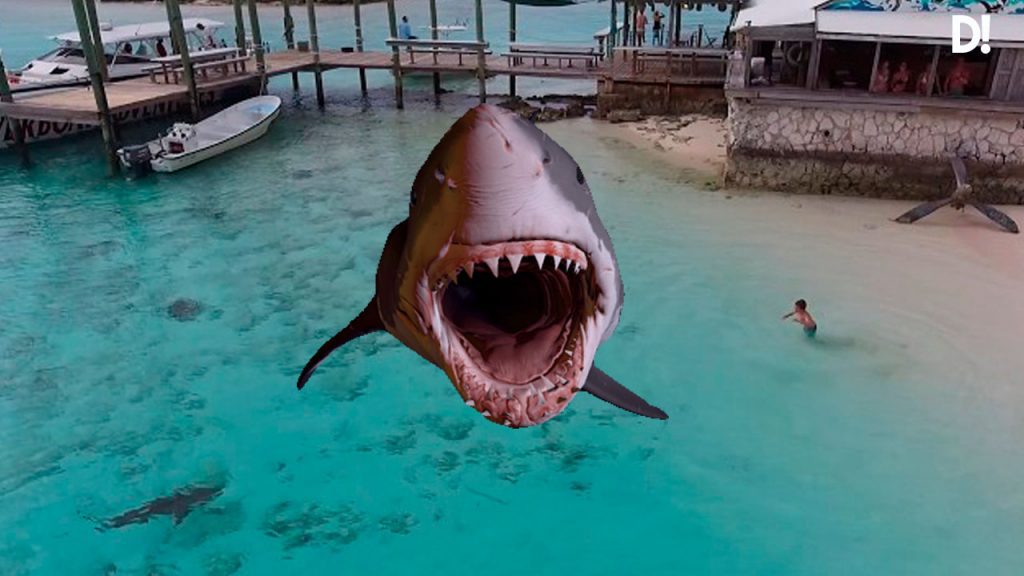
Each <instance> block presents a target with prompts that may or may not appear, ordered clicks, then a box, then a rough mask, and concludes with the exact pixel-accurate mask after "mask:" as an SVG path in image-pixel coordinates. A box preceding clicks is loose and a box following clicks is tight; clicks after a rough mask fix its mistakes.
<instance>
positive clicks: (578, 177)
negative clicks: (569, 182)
mask: <svg viewBox="0 0 1024 576" xmlns="http://www.w3.org/2000/svg"><path fill="white" fill-rule="evenodd" d="M576 181H577V182H579V183H580V185H583V184H586V183H587V179H586V178H584V177H583V170H581V169H580V167H579V166H577V167H576Z"/></svg>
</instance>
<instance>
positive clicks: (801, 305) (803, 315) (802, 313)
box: [782, 299, 818, 338]
mask: <svg viewBox="0 0 1024 576" xmlns="http://www.w3.org/2000/svg"><path fill="white" fill-rule="evenodd" d="M788 318H792V319H793V322H796V323H797V324H799V325H801V326H803V327H804V334H806V335H807V337H808V338H814V335H815V334H817V333H818V324H817V323H815V322H814V318H812V317H811V314H810V312H808V311H807V301H806V300H803V299H800V300H797V301H796V303H795V304H794V305H793V311H792V312H790V313H789V314H786V315H785V316H783V317H782V319H783V320H786V319H788Z"/></svg>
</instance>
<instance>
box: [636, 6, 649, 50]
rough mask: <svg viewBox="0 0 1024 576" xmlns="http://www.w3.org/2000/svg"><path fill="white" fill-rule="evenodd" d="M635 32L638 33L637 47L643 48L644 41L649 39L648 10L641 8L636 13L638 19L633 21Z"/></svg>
mask: <svg viewBox="0 0 1024 576" xmlns="http://www.w3.org/2000/svg"><path fill="white" fill-rule="evenodd" d="M633 30H635V31H636V32H635V33H636V45H637V46H643V45H644V39H645V38H646V37H647V8H644V7H641V8H640V9H639V10H637V11H636V17H635V18H634V19H633Z"/></svg>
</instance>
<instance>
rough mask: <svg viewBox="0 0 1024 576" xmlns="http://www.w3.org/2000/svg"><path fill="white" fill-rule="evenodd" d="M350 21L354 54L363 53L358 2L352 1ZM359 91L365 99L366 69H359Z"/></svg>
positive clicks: (361, 20)
mask: <svg viewBox="0 0 1024 576" xmlns="http://www.w3.org/2000/svg"><path fill="white" fill-rule="evenodd" d="M352 19H353V20H355V25H356V52H362V51H363V19H362V17H361V16H360V13H359V0H352ZM359 89H360V90H361V91H362V93H363V97H364V98H365V97H366V95H367V91H366V68H360V69H359Z"/></svg>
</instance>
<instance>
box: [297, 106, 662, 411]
mask: <svg viewBox="0 0 1024 576" xmlns="http://www.w3.org/2000/svg"><path fill="white" fill-rule="evenodd" d="M376 284H377V290H376V294H375V295H374V297H373V298H372V299H371V300H370V303H369V304H368V305H367V306H366V308H365V309H364V310H363V311H362V312H361V313H360V314H359V315H358V316H357V317H356V318H355V319H354V320H352V322H351V323H350V324H349V325H348V326H346V327H345V328H344V329H342V330H341V331H340V332H338V333H337V334H336V335H335V336H334V337H332V338H331V339H330V340H328V341H327V342H326V343H324V345H323V346H321V347H320V349H319V350H317V352H316V354H314V355H313V357H312V358H311V359H310V360H309V362H308V363H307V364H306V366H305V368H304V369H303V370H302V373H301V375H300V376H299V379H298V388H299V389H300V390H301V389H302V387H303V386H304V385H305V384H306V382H307V381H308V380H309V378H310V376H311V375H312V374H313V371H314V370H316V368H317V366H318V365H319V364H320V363H321V362H323V360H324V359H325V358H327V356H328V355H329V354H330V353H331V352H332V351H334V350H336V349H337V348H339V347H341V346H343V345H345V344H346V343H347V342H350V341H352V340H354V339H356V338H358V337H360V336H363V335H365V334H369V333H372V332H376V331H381V330H384V331H387V332H389V333H391V334H392V335H393V336H394V337H395V338H397V339H398V340H399V341H401V342H402V343H403V344H405V345H406V346H408V347H409V348H411V349H412V350H413V351H415V352H416V353H417V354H419V355H420V356H422V357H423V358H425V359H426V360H428V361H429V362H431V363H433V364H434V365H436V366H437V367H438V368H440V369H442V370H444V372H445V373H446V374H447V375H448V378H449V379H451V381H452V383H453V384H454V385H455V389H456V390H458V392H459V395H460V396H461V397H462V399H463V401H464V402H465V403H466V405H468V406H470V407H472V408H474V409H475V410H477V411H478V412H480V413H481V414H482V415H483V416H484V417H485V418H487V419H489V420H491V421H493V422H496V423H498V424H504V425H506V426H509V427H512V428H520V427H525V426H532V425H535V424H540V423H542V422H545V421H547V420H549V419H550V418H552V417H554V416H556V415H558V414H559V413H561V412H562V411H563V410H564V409H565V407H566V406H568V404H569V402H570V401H571V400H572V399H573V397H574V396H575V395H576V394H577V393H578V392H580V391H581V390H582V391H585V392H589V393H590V394H593V395H594V396H596V397H598V398H600V399H602V400H605V401H607V402H609V403H611V404H614V405H615V406H618V407H620V408H622V409H624V410H627V411H630V412H633V413H636V414H640V415H642V416H647V417H650V418H657V419H666V418H667V417H668V416H667V415H666V414H665V413H664V412H663V411H661V410H660V409H658V408H655V407H654V406H651V405H650V404H648V403H647V402H645V401H644V400H643V399H641V398H640V397H639V396H637V395H636V394H634V393H633V392H631V391H630V390H628V389H626V388H625V387H623V386H622V385H621V384H619V383H618V382H616V381H615V380H614V379H612V378H611V377H610V376H608V375H607V374H605V373H604V372H602V371H601V370H599V369H598V368H597V367H596V366H594V365H593V362H594V355H595V353H596V352H597V348H598V346H600V345H601V343H602V342H603V341H605V340H606V339H607V338H608V337H609V336H611V334H612V332H613V331H614V330H615V327H616V325H617V324H618V322H619V315H620V313H621V311H622V300H623V288H622V279H621V278H620V276H619V268H618V264H617V262H616V259H615V252H614V250H613V249H612V242H611V238H609V236H608V232H607V230H605V227H604V225H603V224H602V223H601V219H600V218H599V217H598V215H597V209H596V208H595V207H594V200H593V197H592V196H591V194H590V189H589V187H588V186H587V181H586V178H585V177H584V175H583V171H582V170H581V169H580V167H579V165H577V164H576V162H575V161H574V160H573V159H572V157H571V156H570V155H569V153H568V152H566V151H565V150H564V149H562V147H561V146H559V145H558V144H556V143H555V142H554V141H553V140H551V139H550V138H549V137H548V136H547V135H546V134H545V133H544V132H542V131H541V130H539V129H538V128H537V127H536V126H534V125H533V124H531V123H529V122H527V121H526V120H523V119H521V118H520V117H519V116H518V115H515V114H513V113H511V112H508V111H506V110H503V109H501V108H497V107H494V106H490V105H486V104H481V105H480V106H477V107H475V108H473V109H471V110H470V111H469V112H467V113H466V114H465V115H464V116H463V117H462V118H460V119H459V120H458V121H456V122H455V124H454V125H453V126H452V127H451V128H450V129H449V130H448V133H447V134H445V135H444V137H443V138H442V139H441V141H440V142H439V143H438V144H437V146H436V147H435V148H434V150H433V151H432V152H431V154H430V156H429V157H428V158H427V161H426V162H425V163H424V164H423V167H422V168H420V170H419V173H418V174H417V175H416V179H415V181H414V183H413V186H412V190H411V192H410V197H409V217H408V218H407V219H406V220H404V221H403V222H401V223H400V224H398V225H397V226H395V227H394V229H393V230H392V231H391V233H390V235H389V236H388V239H387V243H386V244H385V246H384V251H383V254H382V255H381V258H380V265H379V267H378V269H377V281H376Z"/></svg>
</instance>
